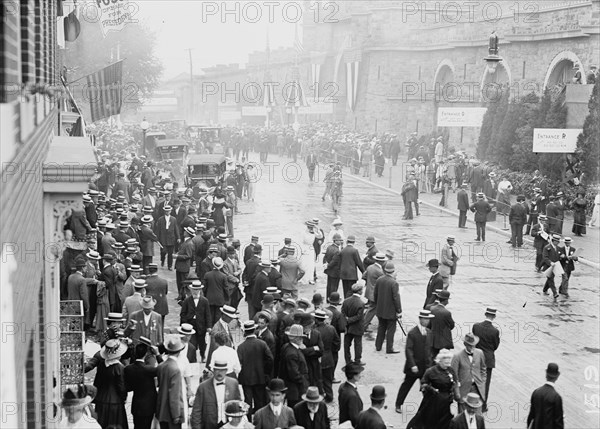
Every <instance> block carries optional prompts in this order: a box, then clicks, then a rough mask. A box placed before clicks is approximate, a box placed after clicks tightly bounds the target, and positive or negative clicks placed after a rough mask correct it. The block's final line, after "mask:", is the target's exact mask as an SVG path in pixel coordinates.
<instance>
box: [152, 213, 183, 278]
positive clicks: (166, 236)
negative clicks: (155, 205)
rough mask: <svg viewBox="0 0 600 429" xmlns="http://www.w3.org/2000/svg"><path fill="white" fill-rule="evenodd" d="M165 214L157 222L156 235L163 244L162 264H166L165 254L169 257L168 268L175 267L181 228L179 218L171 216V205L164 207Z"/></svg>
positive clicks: (161, 251) (170, 269)
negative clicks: (174, 254)
mask: <svg viewBox="0 0 600 429" xmlns="http://www.w3.org/2000/svg"><path fill="white" fill-rule="evenodd" d="M163 211H164V216H162V217H161V218H160V219H158V222H157V223H156V236H157V237H158V241H159V243H160V244H161V246H162V247H161V248H160V266H161V267H164V266H165V256H166V257H167V268H168V269H169V271H172V269H173V249H174V248H175V245H176V244H177V243H178V242H179V228H177V220H176V219H175V218H174V217H173V216H171V206H169V205H166V206H164V207H163Z"/></svg>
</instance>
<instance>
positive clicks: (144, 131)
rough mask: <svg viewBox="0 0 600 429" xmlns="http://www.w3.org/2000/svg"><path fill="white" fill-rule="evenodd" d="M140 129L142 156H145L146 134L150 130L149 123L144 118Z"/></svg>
mask: <svg viewBox="0 0 600 429" xmlns="http://www.w3.org/2000/svg"><path fill="white" fill-rule="evenodd" d="M140 128H141V129H142V155H144V156H146V132H147V131H148V128H150V123H149V122H148V121H147V120H146V118H144V119H142V122H141V123H140Z"/></svg>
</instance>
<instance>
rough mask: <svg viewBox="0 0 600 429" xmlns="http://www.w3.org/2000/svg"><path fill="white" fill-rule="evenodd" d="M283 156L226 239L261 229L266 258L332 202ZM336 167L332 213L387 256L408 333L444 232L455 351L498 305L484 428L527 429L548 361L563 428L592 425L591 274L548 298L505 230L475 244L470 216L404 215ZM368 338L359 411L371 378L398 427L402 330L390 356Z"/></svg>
mask: <svg viewBox="0 0 600 429" xmlns="http://www.w3.org/2000/svg"><path fill="white" fill-rule="evenodd" d="M256 159H257V155H256V154H252V155H251V160H256ZM273 161H275V162H277V161H278V159H273ZM287 162H288V161H287V160H283V162H281V163H280V165H278V166H275V165H272V164H271V165H270V166H264V165H263V166H262V168H261V171H262V175H261V178H260V180H259V182H258V183H257V184H256V201H255V202H248V201H242V202H240V203H239V209H240V212H241V213H240V214H239V215H238V216H236V217H235V218H234V226H235V231H236V234H235V236H236V237H237V238H239V239H240V240H241V241H242V243H243V244H242V247H244V245H245V243H247V242H249V239H250V237H251V235H258V236H259V237H260V243H261V244H262V245H263V248H264V249H265V250H264V252H263V258H264V257H266V256H267V254H266V253H265V252H267V251H268V252H269V254H268V256H269V257H274V256H276V255H277V251H278V249H279V248H281V247H282V246H283V239H284V237H291V238H292V239H293V241H294V242H296V243H299V242H301V237H302V233H303V231H304V228H305V226H304V221H305V220H308V219H312V218H314V217H316V218H319V219H320V227H321V228H322V229H323V230H324V231H325V234H326V235H327V234H328V233H329V231H330V229H331V227H330V225H331V222H332V221H333V219H334V218H335V215H334V213H333V210H332V209H331V202H330V201H329V200H326V201H325V202H322V201H321V196H322V194H323V190H324V184H323V183H322V177H320V178H319V182H317V183H309V182H308V173H307V171H306V168H305V166H304V165H301V169H298V167H296V166H295V165H291V166H287V167H285V166H284V163H287ZM344 175H345V177H344V197H343V200H342V204H341V209H340V213H339V215H340V217H341V219H342V221H343V222H344V225H343V230H344V232H345V234H346V236H348V235H349V234H353V235H355V236H356V238H357V243H356V247H357V248H358V249H359V251H360V253H361V255H363V256H364V253H365V249H366V247H365V244H364V241H365V238H366V237H367V236H368V235H373V236H374V237H375V238H376V246H377V247H378V249H379V250H380V251H385V250H387V249H390V250H393V251H394V252H395V255H396V256H395V258H394V262H395V265H396V270H397V273H398V281H399V283H400V295H401V300H402V308H403V323H404V327H405V330H406V331H407V332H408V330H409V329H410V328H412V327H413V326H414V324H415V323H416V322H417V317H416V316H417V314H418V311H419V310H420V309H421V306H422V304H423V301H424V298H425V288H426V285H427V281H428V279H429V275H430V274H429V272H428V270H427V268H426V267H425V263H426V262H427V261H428V260H429V259H432V258H439V251H440V249H441V246H442V245H443V244H444V243H445V237H446V236H447V235H448V234H454V235H455V236H456V243H457V245H458V248H459V251H460V253H459V256H460V260H459V261H458V268H457V274H456V275H455V276H454V277H453V279H452V283H451V285H450V288H449V290H450V292H451V297H450V303H449V306H448V309H449V310H450V311H451V312H452V315H453V318H454V320H455V322H456V328H455V330H454V341H455V350H460V349H461V348H462V347H463V345H462V337H463V335H464V334H465V333H467V332H469V330H470V327H471V325H472V324H473V323H476V322H479V321H481V320H483V318H484V316H483V313H484V311H485V309H486V307H487V306H493V307H496V308H497V309H498V316H497V318H496V325H497V327H498V328H499V329H500V331H501V343H500V347H499V349H498V351H497V352H496V368H495V369H494V372H493V378H492V382H491V388H490V397H489V403H488V408H489V410H488V413H487V415H486V427H488V428H523V427H526V423H525V422H526V419H527V413H528V408H529V400H530V395H531V392H532V391H533V390H534V389H536V388H537V387H539V386H541V385H542V384H543V383H544V381H545V378H544V376H545V369H546V365H547V364H548V362H556V363H557V364H558V365H559V367H560V371H561V376H560V378H559V379H558V381H557V384H556V389H557V391H558V392H559V393H560V394H561V395H562V398H563V406H564V410H565V411H564V413H565V427H567V428H597V427H598V416H599V415H598V384H600V383H599V382H598V374H599V357H600V354H599V353H600V341H599V323H598V314H597V309H598V306H599V304H600V303H599V293H598V284H599V281H598V280H599V274H598V272H597V271H596V270H594V269H592V268H590V267H586V266H584V265H582V264H577V265H576V270H575V272H574V273H573V275H572V277H571V281H570V291H569V293H570V299H568V300H565V299H564V298H562V297H561V298H559V299H558V302H553V300H552V298H551V297H549V296H545V295H543V294H542V286H543V283H544V278H543V275H542V274H538V273H536V272H535V270H534V260H535V250H534V249H533V248H532V247H531V246H530V245H525V246H524V247H523V248H522V249H519V250H518V251H515V250H513V249H511V248H510V245H509V244H506V240H507V239H506V237H505V236H504V235H501V234H498V233H494V232H492V231H488V232H487V242H486V243H477V242H475V241H474V238H475V231H474V226H473V225H472V224H468V229H462V230H461V229H458V228H457V222H458V220H457V218H456V217H454V216H450V215H447V214H443V213H442V212H440V211H439V210H436V209H433V208H430V207H427V206H421V210H420V216H418V217H415V219H414V220H411V221H403V220H401V218H402V215H403V211H404V207H403V205H402V201H401V198H400V197H399V196H395V195H393V194H391V193H389V192H386V191H384V190H381V189H378V188H376V187H374V186H372V185H370V184H368V183H364V182H362V181H357V180H354V179H353V178H352V177H350V175H349V174H347V173H344ZM156 259H157V257H155V260H156ZM317 273H318V274H319V278H318V281H317V284H316V285H314V286H312V285H311V286H309V285H304V286H302V288H301V290H300V296H304V297H307V298H309V299H310V298H311V297H312V294H313V293H314V292H315V291H316V292H321V293H323V294H324V293H325V284H326V277H325V275H324V274H323V272H322V266H321V264H320V263H319V264H317ZM160 274H161V275H164V276H166V277H167V278H168V279H169V280H170V290H171V291H172V292H173V293H172V295H171V296H172V297H174V296H175V293H176V286H175V278H174V277H175V274H174V272H169V271H164V270H161V273H160ZM340 290H341V286H340ZM170 306H171V310H170V311H171V313H170V314H169V315H168V316H167V320H166V325H167V331H168V328H174V327H175V326H177V325H178V323H179V307H178V306H177V305H176V303H175V301H174V300H173V299H170ZM240 311H241V314H242V321H243V320H246V318H247V311H246V307H245V303H243V302H242V303H241V304H240ZM374 322H375V323H376V319H375V320H374ZM374 339H375V338H374V335H373V334H367V336H365V339H364V342H363V348H364V354H363V360H364V361H365V362H366V363H367V366H366V370H365V372H364V373H363V378H362V380H361V385H360V386H359V391H360V393H361V396H362V398H363V401H364V402H365V407H367V406H368V403H369V399H368V395H369V393H370V391H371V388H372V386H373V385H374V384H382V385H384V386H385V388H386V391H387V395H388V396H387V402H386V405H387V406H388V409H387V410H385V411H384V412H383V414H384V418H385V419H386V422H387V423H388V424H389V425H390V426H392V425H393V427H395V428H404V427H405V426H406V424H407V423H408V421H409V420H410V418H411V417H412V416H413V415H414V412H415V411H416V409H417V408H418V406H419V403H420V400H421V394H420V393H419V391H418V387H417V386H413V389H412V391H411V392H410V394H409V396H408V398H407V400H406V402H405V406H404V413H403V414H397V413H395V412H394V401H395V398H396V394H397V391H398V388H399V386H400V384H401V382H402V380H403V377H404V375H403V367H404V361H405V358H404V347H405V339H406V337H405V336H404V335H403V334H402V332H401V330H400V329H398V330H397V332H396V337H395V348H398V349H401V350H402V353H401V354H396V355H387V354H385V352H383V351H382V352H376V351H375V346H374ZM341 366H342V363H340V365H338V370H337V373H336V378H338V379H344V377H343V373H342V372H341V370H340V369H341ZM337 386H338V385H336V386H334V390H337ZM454 408H455V407H454ZM333 413H334V414H335V410H333Z"/></svg>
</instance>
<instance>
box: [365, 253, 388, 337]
mask: <svg viewBox="0 0 600 429" xmlns="http://www.w3.org/2000/svg"><path fill="white" fill-rule="evenodd" d="M386 262H387V258H386V257H385V254H384V253H377V254H376V255H375V257H374V262H373V263H372V264H370V265H369V266H368V267H366V269H365V272H364V273H363V275H362V278H363V280H364V281H365V282H366V287H365V298H367V304H366V305H365V310H366V311H365V319H364V322H363V323H364V325H365V332H371V331H370V330H369V329H368V328H369V325H370V324H371V321H372V320H373V317H375V313H376V312H377V305H376V304H375V283H376V282H377V280H378V279H379V278H380V277H382V276H383V266H384V265H385V263H386Z"/></svg>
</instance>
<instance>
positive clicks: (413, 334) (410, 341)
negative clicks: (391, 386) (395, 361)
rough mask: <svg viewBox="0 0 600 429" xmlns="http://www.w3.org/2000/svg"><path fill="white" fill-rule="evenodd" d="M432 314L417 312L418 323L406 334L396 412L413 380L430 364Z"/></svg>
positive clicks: (426, 311) (420, 376)
mask: <svg viewBox="0 0 600 429" xmlns="http://www.w3.org/2000/svg"><path fill="white" fill-rule="evenodd" d="M433 318H434V316H433V315H432V314H431V312H430V311H429V310H421V311H420V312H419V325H418V326H415V327H414V328H412V329H411V330H410V331H408V334H407V335H406V349H405V353H406V362H405V363H404V374H405V377H404V381H403V382H402V385H400V389H398V396H396V412H397V413H402V405H403V404H404V400H405V399H406V396H407V395H408V392H410V389H411V388H412V386H413V384H415V381H417V380H420V379H421V378H422V377H423V374H424V373H425V370H426V369H427V368H429V367H430V366H431V343H432V334H431V330H430V329H429V328H428V326H429V324H430V322H431V319H433Z"/></svg>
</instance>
